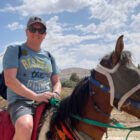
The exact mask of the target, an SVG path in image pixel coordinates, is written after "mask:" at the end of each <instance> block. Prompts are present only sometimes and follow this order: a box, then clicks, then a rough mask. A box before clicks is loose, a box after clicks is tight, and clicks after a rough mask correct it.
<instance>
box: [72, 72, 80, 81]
mask: <svg viewBox="0 0 140 140" xmlns="http://www.w3.org/2000/svg"><path fill="white" fill-rule="evenodd" d="M70 80H71V81H74V82H79V80H80V79H79V76H78V75H77V74H76V73H72V74H71V76H70Z"/></svg>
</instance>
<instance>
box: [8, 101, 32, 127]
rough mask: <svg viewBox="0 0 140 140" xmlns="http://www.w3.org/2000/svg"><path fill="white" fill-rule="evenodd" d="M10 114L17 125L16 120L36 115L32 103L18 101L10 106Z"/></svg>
mask: <svg viewBox="0 0 140 140" xmlns="http://www.w3.org/2000/svg"><path fill="white" fill-rule="evenodd" d="M8 112H9V114H10V118H11V121H12V123H13V125H15V122H16V120H17V119H18V118H19V117H21V116H23V115H27V114H30V115H33V114H34V113H35V107H34V106H33V102H32V101H22V100H19V101H16V102H14V103H12V104H10V105H9V106H8Z"/></svg>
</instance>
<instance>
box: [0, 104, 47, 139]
mask: <svg viewBox="0 0 140 140" xmlns="http://www.w3.org/2000/svg"><path fill="white" fill-rule="evenodd" d="M47 107H48V104H46V103H43V104H40V105H38V106H37V107H36V111H35V114H34V127H33V133H32V138H31V140H36V138H37V129H38V126H39V123H40V120H41V116H42V113H43V111H44V109H46V108H47ZM14 133H15V129H14V126H13V124H12V122H11V120H10V115H9V113H8V111H7V110H6V111H0V140H12V139H13V136H14Z"/></svg>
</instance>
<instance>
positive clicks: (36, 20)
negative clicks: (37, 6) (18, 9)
mask: <svg viewBox="0 0 140 140" xmlns="http://www.w3.org/2000/svg"><path fill="white" fill-rule="evenodd" d="M33 23H41V24H42V25H43V26H44V27H45V28H46V21H45V20H44V19H42V18H41V17H39V16H32V17H30V18H29V20H28V22H27V27H29V26H30V25H31V24H33Z"/></svg>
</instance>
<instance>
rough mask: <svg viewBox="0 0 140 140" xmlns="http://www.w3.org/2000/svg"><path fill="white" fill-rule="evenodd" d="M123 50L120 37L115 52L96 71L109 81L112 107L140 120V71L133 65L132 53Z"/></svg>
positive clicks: (102, 61)
mask: <svg viewBox="0 0 140 140" xmlns="http://www.w3.org/2000/svg"><path fill="white" fill-rule="evenodd" d="M123 49H124V43H123V36H120V37H119V38H118V40H117V43H116V47H115V51H113V52H112V53H111V54H109V55H106V56H105V57H104V58H103V59H102V60H101V62H100V64H99V65H98V66H97V69H96V70H97V71H99V72H101V73H102V74H104V75H106V77H107V79H108V83H109V87H110V94H111V95H110V104H111V106H115V107H117V108H118V109H119V110H120V109H122V110H125V111H127V112H128V113H131V114H133V115H135V116H137V117H138V118H140V107H139V106H140V70H139V69H138V68H137V67H136V66H135V65H134V64H133V63H132V57H131V52H129V51H123ZM130 108H131V109H130ZM132 108H133V109H132Z"/></svg>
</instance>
